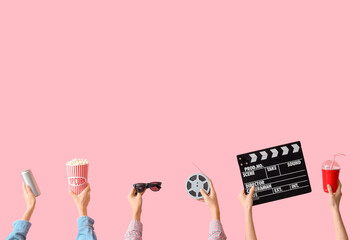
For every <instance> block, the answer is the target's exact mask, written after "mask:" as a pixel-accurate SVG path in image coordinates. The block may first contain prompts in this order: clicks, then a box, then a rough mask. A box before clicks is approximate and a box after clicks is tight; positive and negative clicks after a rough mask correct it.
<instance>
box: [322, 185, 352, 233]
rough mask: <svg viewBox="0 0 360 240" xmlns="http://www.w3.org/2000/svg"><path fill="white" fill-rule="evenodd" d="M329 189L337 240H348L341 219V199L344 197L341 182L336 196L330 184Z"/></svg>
mask: <svg viewBox="0 0 360 240" xmlns="http://www.w3.org/2000/svg"><path fill="white" fill-rule="evenodd" d="M327 187H328V191H329V195H330V209H331V212H332V215H333V220H334V225H335V235H336V240H348V239H349V237H348V235H347V233H346V229H345V225H344V222H343V220H342V218H341V213H340V199H341V196H342V193H341V187H342V185H341V182H340V181H339V183H338V188H337V190H336V192H335V194H334V193H333V191H332V188H331V186H330V184H328V186H327Z"/></svg>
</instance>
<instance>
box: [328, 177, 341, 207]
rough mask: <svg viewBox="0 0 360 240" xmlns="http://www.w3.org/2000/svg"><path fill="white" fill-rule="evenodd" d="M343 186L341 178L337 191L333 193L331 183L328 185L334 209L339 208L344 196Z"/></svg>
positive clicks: (331, 205) (331, 204)
mask: <svg viewBox="0 0 360 240" xmlns="http://www.w3.org/2000/svg"><path fill="white" fill-rule="evenodd" d="M341 187H342V185H341V182H340V180H338V187H337V189H336V192H335V193H333V191H332V188H331V186H330V184H328V185H327V189H328V191H329V196H330V201H329V204H330V207H331V208H332V209H334V210H339V206H340V200H341V196H342V192H341Z"/></svg>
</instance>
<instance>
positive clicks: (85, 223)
mask: <svg viewBox="0 0 360 240" xmlns="http://www.w3.org/2000/svg"><path fill="white" fill-rule="evenodd" d="M94 222H95V221H94V220H93V219H92V218H90V217H87V216H82V217H79V218H78V220H77V225H78V235H77V237H76V240H97V237H96V234H95V232H94V227H93V225H94Z"/></svg>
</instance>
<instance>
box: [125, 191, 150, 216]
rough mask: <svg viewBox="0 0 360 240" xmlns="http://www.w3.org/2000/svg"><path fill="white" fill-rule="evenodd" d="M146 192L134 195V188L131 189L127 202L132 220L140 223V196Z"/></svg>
mask: <svg viewBox="0 0 360 240" xmlns="http://www.w3.org/2000/svg"><path fill="white" fill-rule="evenodd" d="M145 192H146V189H145V191H144V192H142V193H136V190H135V188H134V187H132V188H131V190H130V193H129V195H128V201H129V203H130V207H131V210H132V218H133V219H134V220H138V221H140V217H141V211H142V202H143V200H142V196H143V195H144V193H145Z"/></svg>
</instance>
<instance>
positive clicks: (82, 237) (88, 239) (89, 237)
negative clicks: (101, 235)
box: [69, 183, 97, 240]
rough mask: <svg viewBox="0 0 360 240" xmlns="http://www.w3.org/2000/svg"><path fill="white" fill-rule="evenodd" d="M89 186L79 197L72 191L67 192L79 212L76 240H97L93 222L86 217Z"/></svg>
mask: <svg viewBox="0 0 360 240" xmlns="http://www.w3.org/2000/svg"><path fill="white" fill-rule="evenodd" d="M90 191H91V189H90V184H89V183H88V185H87V187H86V188H85V189H84V191H82V192H81V193H80V194H79V195H76V194H75V193H73V192H72V191H69V193H70V195H71V197H72V198H73V199H74V202H75V205H76V207H77V209H78V212H79V218H78V220H77V225H78V234H77V237H76V239H77V240H97V237H96V234H95V231H94V227H93V225H94V220H93V219H92V218H90V217H88V216H87V207H88V205H89V202H90Z"/></svg>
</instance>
